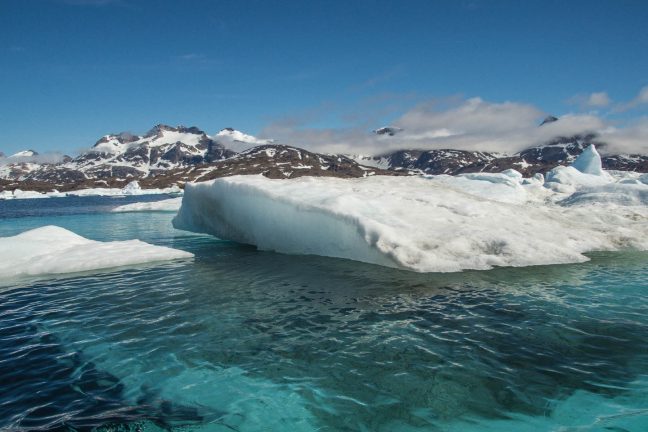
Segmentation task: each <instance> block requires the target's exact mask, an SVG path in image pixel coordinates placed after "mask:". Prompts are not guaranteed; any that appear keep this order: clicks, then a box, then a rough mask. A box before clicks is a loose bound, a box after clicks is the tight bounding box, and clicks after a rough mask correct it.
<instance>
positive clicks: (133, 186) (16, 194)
mask: <svg viewBox="0 0 648 432" xmlns="http://www.w3.org/2000/svg"><path fill="white" fill-rule="evenodd" d="M180 193H182V189H180V188H179V187H177V186H172V187H168V188H163V189H142V188H141V187H140V185H139V183H138V182H137V181H132V182H130V183H128V184H127V185H126V186H125V187H123V188H92V189H80V190H75V191H68V192H56V191H55V192H44V193H41V192H34V191H23V190H20V189H16V190H14V191H3V192H0V199H36V198H61V197H66V196H129V195H157V194H180Z"/></svg>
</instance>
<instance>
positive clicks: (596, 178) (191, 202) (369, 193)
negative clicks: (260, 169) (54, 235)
mask: <svg viewBox="0 0 648 432" xmlns="http://www.w3.org/2000/svg"><path fill="white" fill-rule="evenodd" d="M585 165H586V166H588V167H591V164H585ZM587 170H589V168H587ZM640 179H641V176H640V175H638V174H637V175H634V174H630V173H623V174H618V175H616V176H615V175H611V174H608V173H606V172H601V173H597V174H591V173H583V172H581V171H579V170H577V169H576V168H574V167H559V168H557V169H556V170H554V171H552V172H550V173H548V175H547V183H544V184H543V182H542V177H541V176H537V177H535V178H533V179H523V178H522V176H521V175H519V173H516V172H513V171H512V170H509V171H507V172H504V173H499V174H481V173H480V174H469V175H463V176H456V177H450V176H431V177H428V178H421V177H382V176H381V177H367V178H361V179H336V178H312V177H311V178H300V179H293V180H270V179H267V178H265V177H262V176H236V177H229V178H221V179H217V180H213V181H209V182H204V183H196V184H188V185H187V186H186V188H185V194H184V200H183V202H182V207H181V208H180V210H179V212H178V215H177V216H176V217H175V219H174V221H173V223H174V226H175V227H176V228H180V229H184V230H189V231H195V232H201V233H208V234H212V235H215V236H217V237H219V238H222V239H226V240H233V241H236V242H240V243H245V244H251V245H255V246H257V247H258V248H259V249H262V250H270V251H276V252H283V253H291V254H314V255H323V256H330V257H338V258H347V259H352V260H357V261H364V262H368V263H373V264H379V265H384V266H390V267H396V268H403V269H409V270H414V271H419V272H449V271H460V270H463V269H489V268H492V267H495V266H528V265H540V264H558V263H574V262H582V261H586V260H588V258H587V257H586V256H585V255H583V254H584V253H587V252H590V251H599V250H618V249H624V248H634V249H640V250H646V249H648V207H647V206H646V203H647V201H646V198H647V196H648V185H647V184H645V183H643V182H641V181H640ZM628 180H634V181H630V182H629V181H628ZM552 183H553V184H552ZM557 186H560V187H557ZM597 193H598V194H599V195H591V194H597ZM576 194H581V195H576ZM588 194H589V195H588ZM570 197H571V200H572V202H570ZM579 197H580V198H579ZM592 201H595V202H596V204H595V205H593V204H592V203H591V202H592ZM577 204H578V205H577Z"/></svg>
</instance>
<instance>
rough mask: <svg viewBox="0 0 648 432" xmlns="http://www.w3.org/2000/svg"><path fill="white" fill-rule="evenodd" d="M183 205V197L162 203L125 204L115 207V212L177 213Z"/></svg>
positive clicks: (162, 201)
mask: <svg viewBox="0 0 648 432" xmlns="http://www.w3.org/2000/svg"><path fill="white" fill-rule="evenodd" d="M181 204H182V197H178V198H170V199H166V200H161V201H152V202H136V203H131V204H125V205H122V206H119V207H115V208H114V209H113V210H112V211H114V212H120V213H123V212H140V211H154V212H176V211H178V209H179V208H180V205H181Z"/></svg>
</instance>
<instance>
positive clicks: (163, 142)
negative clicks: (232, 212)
mask: <svg viewBox="0 0 648 432" xmlns="http://www.w3.org/2000/svg"><path fill="white" fill-rule="evenodd" d="M548 119H549V118H548ZM548 119H545V121H555V120H548ZM591 144H596V146H597V147H598V148H602V149H605V147H606V144H605V143H602V142H600V141H599V140H598V139H597V136H596V135H595V134H583V135H574V136H571V137H557V138H555V139H553V140H551V141H549V142H547V143H545V144H543V145H539V146H535V147H531V148H528V149H525V150H522V151H520V152H517V153H515V154H512V155H504V154H499V153H493V152H484V151H470V150H457V149H438V150H414V149H403V150H395V151H391V152H387V153H384V154H382V155H379V156H351V155H329V154H322V153H317V152H312V151H308V150H304V149H302V148H298V147H295V146H288V145H282V144H278V143H276V142H275V141H274V140H269V139H259V138H257V137H254V136H252V135H248V134H245V133H243V132H241V131H238V130H236V129H233V128H224V129H221V130H220V131H219V132H218V133H216V134H215V135H213V136H210V135H208V134H207V133H205V132H204V131H203V130H201V129H199V128H198V127H196V126H190V127H187V126H183V125H178V126H169V125H165V124H157V125H155V126H153V128H151V129H150V130H149V131H148V132H146V133H145V134H143V135H135V134H132V133H130V132H120V133H115V134H107V135H104V136H103V137H101V138H99V140H97V141H96V143H95V144H94V145H93V146H92V147H91V148H90V149H88V150H87V151H85V152H83V153H81V154H80V155H79V156H77V157H75V158H70V157H65V158H64V159H63V160H61V161H59V162H56V163H54V162H42V163H41V162H38V157H37V155H38V153H36V152H35V151H33V150H29V151H24V152H19V153H17V154H16V155H15V156H17V155H21V157H17V158H16V157H14V156H11V157H9V158H7V157H4V158H2V159H0V190H14V189H22V190H36V191H49V190H52V189H57V190H60V191H69V190H75V189H83V188H92V187H108V186H109V187H123V186H125V185H126V184H127V183H129V182H130V181H133V180H137V181H138V182H140V184H141V185H142V187H169V186H173V185H177V186H180V187H182V186H183V185H184V183H186V182H188V181H202V180H209V179H212V178H216V177H222V176H228V175H237V174H263V175H265V176H267V177H271V178H296V177H301V176H335V177H362V176H367V175H409V174H416V173H423V174H433V175H437V174H448V175H457V174H463V173H473V172H500V171H504V170H506V169H511V168H512V169H515V170H517V171H519V172H521V173H522V174H523V175H524V176H532V175H534V174H537V173H541V174H544V173H546V172H547V171H549V170H551V169H552V168H554V167H556V166H557V165H568V164H570V163H571V162H573V160H574V159H575V158H576V157H577V156H578V155H579V154H580V153H582V152H583V150H584V149H585V148H587V147H588V146H589V145H591ZM237 145H238V146H239V147H240V148H243V150H241V151H238V152H237V151H234V150H232V149H231V148H229V147H230V146H237ZM28 153H31V154H32V155H31V156H27V154H28ZM23 154H24V155H25V156H24V157H23V156H22V155H23ZM12 158H13V159H12ZM30 158H31V159H30ZM602 160H603V166H604V168H606V169H615V170H627V171H639V172H648V156H644V155H609V156H604V157H603V158H602Z"/></svg>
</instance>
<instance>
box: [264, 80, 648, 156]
mask: <svg viewBox="0 0 648 432" xmlns="http://www.w3.org/2000/svg"><path fill="white" fill-rule="evenodd" d="M643 93H644V92H643V90H642V91H641V92H640V94H639V95H638V96H637V97H636V98H635V99H633V100H632V101H631V102H628V103H626V105H627V104H630V103H632V104H634V105H635V106H638V105H640V104H641V103H643V102H642V100H643V99H642V95H643ZM646 93H647V95H648V91H647V92H646ZM647 97H648V96H647ZM584 101H585V104H586V105H587V106H597V107H603V106H605V105H609V104H610V103H611V101H610V99H609V97H608V96H607V94H606V93H605V92H599V93H592V94H590V95H589V96H587V97H586V98H585V99H584ZM548 114H549V113H546V112H544V111H542V110H541V109H540V108H538V107H536V106H534V105H531V104H527V103H521V102H490V101H486V100H483V99H481V98H479V97H473V98H463V99H455V100H453V101H451V102H450V103H448V101H445V100H431V101H427V102H424V103H420V104H418V105H416V106H414V107H413V108H411V109H409V110H407V111H405V112H404V113H403V114H402V115H400V116H399V117H397V118H396V119H394V120H393V121H392V122H391V123H390V126H392V127H394V128H400V129H402V131H400V132H399V133H396V134H393V135H390V134H372V133H370V132H368V131H367V130H366V129H365V128H363V127H360V126H357V127H355V126H351V127H342V128H315V127H308V125H306V124H295V122H286V121H283V122H279V121H278V122H274V123H271V124H269V125H268V126H267V127H266V128H264V129H263V130H262V132H261V134H260V135H261V136H268V137H272V138H274V139H276V140H277V142H279V143H283V144H289V145H295V146H301V147H304V148H307V149H310V150H315V151H320V152H330V153H353V154H380V153H384V152H388V151H392V150H396V149H404V148H415V149H423V150H432V149H446V148H451V149H460V150H479V151H491V152H501V153H514V152H517V151H520V150H523V149H526V148H529V147H532V146H535V145H541V144H545V143H547V142H548V141H551V140H552V139H554V138H556V137H563V136H573V135H585V134H596V135H597V136H598V137H599V139H600V140H601V141H604V142H606V143H608V147H607V148H606V149H605V151H606V153H639V154H647V153H648V117H639V118H636V119H633V120H625V121H621V120H610V119H609V118H608V117H607V116H606V115H604V114H601V113H598V112H572V113H568V114H565V115H562V116H560V118H559V120H558V121H553V122H548V123H545V124H543V125H542V126H540V124H541V123H542V119H543V118H545V117H547V116H548Z"/></svg>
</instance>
